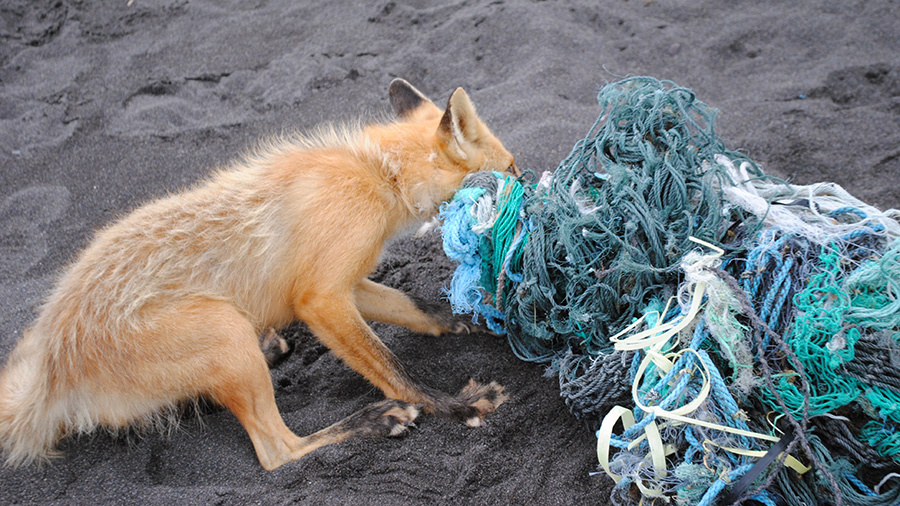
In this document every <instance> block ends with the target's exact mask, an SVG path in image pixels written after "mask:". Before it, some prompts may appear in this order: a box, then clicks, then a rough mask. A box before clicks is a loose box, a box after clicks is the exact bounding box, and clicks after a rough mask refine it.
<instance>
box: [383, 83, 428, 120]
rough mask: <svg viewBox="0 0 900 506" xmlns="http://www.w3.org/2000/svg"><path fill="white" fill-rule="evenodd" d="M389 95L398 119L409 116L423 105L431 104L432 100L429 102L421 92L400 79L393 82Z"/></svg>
mask: <svg viewBox="0 0 900 506" xmlns="http://www.w3.org/2000/svg"><path fill="white" fill-rule="evenodd" d="M388 95H389V96H390V98H391V107H393V108H394V112H395V113H396V114H397V117H398V118H401V119H403V118H406V117H407V116H409V114H410V113H412V111H414V110H416V109H418V108H419V106H421V105H422V104H426V103H431V100H428V98H427V97H426V96H425V95H423V94H422V92H421V91H419V90H417V89H416V88H415V87H414V86H413V85H411V84H409V83H408V82H406V81H405V80H403V79H400V78H397V79H394V80H393V81H391V87H390V88H389V89H388Z"/></svg>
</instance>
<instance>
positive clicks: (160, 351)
mask: <svg viewBox="0 0 900 506" xmlns="http://www.w3.org/2000/svg"><path fill="white" fill-rule="evenodd" d="M389 95H390V102H391V104H392V106H393V108H394V110H395V112H396V114H397V120H396V121H393V122H390V123H375V124H370V125H368V126H365V127H357V128H351V127H325V128H321V129H319V130H318V131H317V132H316V133H315V134H313V135H305V136H304V135H297V136H294V137H290V138H282V139H279V140H277V141H272V142H270V143H268V144H267V145H265V146H263V147H261V148H260V149H259V150H257V152H255V153H254V154H251V155H248V156H247V157H246V158H245V159H243V160H241V161H239V162H237V163H235V164H234V165H233V166H231V167H230V168H228V169H225V170H221V171H219V172H218V173H216V174H215V175H213V176H212V177H211V178H210V179H209V180H208V181H206V182H205V183H202V184H200V185H198V186H196V187H195V188H193V189H191V190H189V191H186V192H184V193H181V194H177V195H173V196H170V197H166V198H162V199H160V200H156V201H154V202H151V203H149V204H146V205H144V206H143V207H140V208H138V209H137V210H135V211H134V212H132V213H131V214H130V215H128V216H126V217H125V218H123V219H122V220H120V221H118V222H117V223H114V224H113V225H111V226H109V227H108V228H106V229H104V230H102V231H100V232H99V233H98V234H97V235H96V237H95V238H94V239H93V242H92V243H91V244H90V245H89V246H88V247H87V248H86V249H85V250H84V251H83V252H82V253H81V254H80V255H79V257H78V259H77V260H76V261H75V262H74V263H73V264H72V265H71V266H70V267H68V268H67V270H66V271H65V272H64V273H63V274H62V276H61V278H60V279H59V281H58V283H57V285H56V287H55V289H54V290H53V292H52V293H51V294H50V295H49V297H48V298H47V300H46V301H45V303H44V305H43V307H42V308H41V311H40V314H39V316H38V317H37V319H36V320H35V322H34V323H33V324H32V326H31V327H29V328H28V329H27V330H26V331H25V333H24V335H23V337H22V339H21V340H20V341H19V342H18V344H17V345H16V347H15V349H14V350H13V352H12V354H11V355H10V357H9V359H8V361H7V364H6V366H5V368H4V370H3V371H2V373H0V445H2V449H3V451H4V453H5V454H6V462H7V463H8V464H10V465H19V464H24V463H28V462H31V461H35V460H45V459H46V458H47V457H49V456H51V455H52V454H53V453H54V451H53V448H54V446H55V443H56V442H57V441H58V440H59V439H60V438H62V437H64V436H66V435H68V434H73V433H79V432H86V431H90V430H92V429H93V428H95V427H98V426H103V427H110V428H117V427H126V426H133V425H140V424H145V423H148V422H154V421H156V420H157V419H158V417H159V416H160V415H159V413H161V412H164V411H165V410H166V408H172V407H173V406H175V405H177V404H179V403H181V402H183V401H186V400H190V399H196V398H198V397H201V396H202V397H206V398H209V399H210V400H212V401H214V402H216V403H219V404H221V405H223V406H224V407H226V408H227V409H229V410H230V411H231V412H232V413H234V415H235V416H236V417H237V418H238V420H239V421H240V423H241V424H242V425H243V427H244V428H245V429H246V431H247V433H248V434H249V436H250V440H251V441H252V443H253V447H254V449H255V451H256V455H257V457H258V458H259V462H260V464H262V466H263V467H264V468H265V469H274V468H277V467H278V466H281V465H282V464H285V463H287V462H291V461H294V460H297V459H299V458H301V457H303V456H304V455H305V454H307V453H309V452H311V451H313V450H315V449H316V448H319V447H321V446H324V445H328V444H332V443H336V442H339V441H343V440H345V439H347V438H349V437H355V436H375V435H396V434H399V433H402V432H403V431H405V430H406V428H407V426H408V425H410V424H411V423H412V422H413V420H415V418H416V417H417V416H418V414H419V409H420V408H422V409H424V410H425V411H428V412H432V413H436V414H437V415H441V416H445V417H451V418H455V419H459V420H461V421H465V422H466V423H467V424H469V425H479V424H480V423H481V421H482V420H483V418H484V416H485V415H486V414H487V413H490V412H492V411H494V410H495V409H496V408H497V407H498V406H499V405H500V404H501V403H503V402H504V401H505V400H506V398H507V397H506V395H505V394H504V392H503V387H502V386H500V385H498V384H497V383H494V382H491V383H490V384H487V385H482V384H478V383H476V382H474V381H470V382H469V384H468V385H467V386H465V387H464V388H463V389H462V390H461V391H460V392H459V393H458V394H455V395H448V394H444V393H441V392H438V391H436V390H433V389H430V388H427V387H424V386H421V385H418V384H417V383H415V382H414V381H413V380H412V379H411V378H410V377H409V376H408V375H407V374H406V373H405V372H404V370H403V369H402V367H401V366H400V365H399V363H398V361H397V359H396V358H395V357H394V355H393V354H392V353H391V352H390V350H388V349H387V347H385V345H384V344H383V343H382V342H381V340H379V339H378V337H377V336H376V335H375V333H374V332H373V331H372V329H371V328H370V327H369V326H368V325H367V324H366V320H374V321H380V322H387V323H392V324H396V325H403V326H406V327H408V328H410V329H412V330H413V331H416V332H421V333H427V334H433V335H439V334H442V333H445V332H451V331H458V330H459V329H458V328H450V327H451V326H450V325H447V324H445V323H442V320H441V319H440V318H437V317H435V316H432V315H430V314H428V313H425V312H423V311H422V310H420V309H419V308H418V307H417V306H416V304H415V303H414V302H413V301H412V300H411V299H410V298H408V297H407V296H406V295H404V294H402V293H401V292H399V291H398V290H395V289H393V288H389V287H386V286H383V285H380V284H378V283H375V282H373V281H371V280H369V279H367V276H368V275H369V274H370V273H371V272H372V271H373V269H374V268H375V267H376V264H377V262H378V259H379V256H380V255H381V253H382V248H383V246H384V244H385V241H387V240H388V239H390V238H391V237H393V236H395V235H397V234H398V233H400V232H401V231H403V230H406V229H409V228H411V227H412V226H413V225H415V224H416V223H420V222H422V221H424V220H428V219H430V218H432V217H433V216H434V215H435V214H436V211H437V208H438V206H439V205H440V204H441V203H442V202H443V201H445V200H447V199H448V198H450V197H451V196H452V195H453V193H454V192H455V190H456V189H457V188H459V186H460V185H461V183H462V180H463V177H465V176H466V175H467V174H468V173H470V172H473V171H480V170H499V171H503V170H507V171H510V172H512V173H514V174H518V169H517V168H516V165H515V163H514V159H513V156H512V155H511V154H510V153H509V152H508V151H507V150H506V149H505V148H504V147H503V144H502V143H501V142H500V141H499V140H498V139H497V138H496V137H495V136H494V135H493V134H492V133H491V132H490V130H488V128H487V127H486V126H485V124H484V123H483V122H482V121H481V120H480V119H479V117H478V115H477V114H476V112H475V108H474V106H473V105H472V103H471V101H470V99H469V97H468V95H467V94H466V92H465V91H464V90H463V89H462V88H457V89H456V91H454V92H453V94H452V95H451V96H450V99H449V101H448V105H447V107H446V108H445V109H443V110H442V109H440V108H438V107H437V106H435V104H434V103H433V102H432V101H430V100H429V99H427V98H426V97H425V96H424V95H423V94H422V93H421V92H419V91H418V90H416V89H415V88H414V87H412V86H411V85H410V84H409V83H407V82H406V81H404V80H402V79H396V80H394V81H393V82H392V83H391V85H390V90H389ZM295 319H299V320H301V321H303V322H305V323H306V324H307V325H308V327H309V329H310V330H311V331H312V332H313V334H315V336H316V338H317V339H319V340H320V341H321V342H322V343H323V344H325V345H326V346H327V347H328V348H330V349H331V351H333V352H334V354H335V355H337V356H338V357H340V358H341V359H342V360H343V361H344V362H345V363H346V364H347V365H349V366H350V367H351V368H352V369H354V370H356V371H357V372H358V373H360V374H362V375H363V376H364V377H365V378H366V379H367V380H368V381H369V382H370V383H372V384H373V385H374V386H376V387H378V388H379V389H381V390H382V392H384V394H385V395H386V396H387V398H388V399H386V400H384V401H381V402H378V403H375V404H373V405H370V406H368V407H366V408H364V409H362V410H361V411H359V412H357V413H355V414H353V415H351V416H349V417H347V418H345V419H344V420H341V421H340V422H337V423H336V424H334V425H332V426H330V427H327V428H325V429H323V430H321V431H319V432H316V433H315V434H312V435H309V436H306V437H298V436H296V435H294V434H293V433H292V432H291V431H290V429H288V428H287V426H286V425H285V424H284V421H283V420H282V417H281V414H280V413H279V412H278V408H277V407H276V405H275V397H274V389H273V386H272V380H271V377H270V375H269V371H268V366H267V362H266V356H265V355H264V350H263V349H261V346H260V338H259V336H260V335H263V334H265V333H266V331H267V330H268V329H270V328H280V327H282V326H284V325H286V324H288V323H290V322H291V321H293V320H295ZM272 341H273V339H272V334H269V335H268V337H267V338H266V339H264V342H265V346H266V347H269V346H270V345H271V344H272ZM281 344H283V343H281Z"/></svg>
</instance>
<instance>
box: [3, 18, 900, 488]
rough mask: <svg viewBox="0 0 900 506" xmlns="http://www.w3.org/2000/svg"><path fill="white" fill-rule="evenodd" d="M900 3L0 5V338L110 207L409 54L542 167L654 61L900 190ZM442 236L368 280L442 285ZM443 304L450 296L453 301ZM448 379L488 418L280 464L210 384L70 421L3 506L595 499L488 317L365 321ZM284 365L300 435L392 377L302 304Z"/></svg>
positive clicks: (376, 111) (751, 135)
mask: <svg viewBox="0 0 900 506" xmlns="http://www.w3.org/2000/svg"><path fill="white" fill-rule="evenodd" d="M898 26H900V5H898V4H897V2H895V1H892V0H873V1H865V2H832V1H825V0H823V1H805V2H793V1H787V0H783V1H778V0H774V1H771V2H739V1H729V0H725V1H690V2H689V1H682V0H675V1H662V0H655V1H643V0H630V1H613V0H601V1H588V0H582V1H578V0H573V1H518V0H516V1H513V0H510V1H486V0H474V1H450V2H446V1H430V0H409V1H402V0H398V1H384V0H379V1H374V2H371V1H365V2H337V1H331V2H307V1H301V2H297V1H289V0H271V1H266V0H261V1H253V2H241V1H204V0H198V1H188V0H175V1H172V0H155V1H151V0H115V1H93V2H86V1H77V0H50V1H45V0H34V1H27V0H5V1H4V2H2V3H0V358H2V359H5V357H6V356H7V355H8V354H9V352H10V350H11V349H12V347H13V346H14V344H15V342H16V341H17V339H18V338H19V337H20V336H21V335H22V331H23V329H25V328H26V327H27V326H28V325H29V324H30V322H31V321H32V320H33V318H34V316H35V314H36V311H37V310H38V308H39V305H40V303H41V301H42V299H43V298H44V297H45V296H46V295H47V294H48V292H49V291H50V290H51V288H52V286H53V283H54V279H56V277H57V275H58V273H59V272H60V270H61V269H63V268H64V267H65V266H66V265H67V264H68V263H69V262H71V261H72V260H73V259H74V258H75V255H76V254H77V253H78V251H80V250H81V249H82V248H84V247H85V246H86V245H87V244H88V242H89V241H90V238H91V236H92V234H93V232H94V231H95V230H97V229H98V228H100V227H102V226H103V225H105V224H107V223H109V222H110V221H112V220H115V219H116V218H117V217H119V216H122V215H123V214H125V213H127V212H128V211H130V210H132V209H134V208H136V207H137V206H139V205H140V204H141V203H143V202H146V201H148V200H151V199H153V198H155V197H159V196H162V195H165V194H167V193H170V192H175V191H178V190H179V189H182V188H185V187H187V186H189V185H191V184H192V183H195V182H197V181H199V180H201V179H202V178H203V177H204V176H205V175H206V174H208V173H209V172H210V171H211V170H214V169H215V168H216V167H217V166H221V165H224V164H227V163H228V161H229V160H232V159H234V158H236V157H238V156H240V155H241V154H242V153H244V152H246V151H247V150H248V149H250V148H252V147H253V146H254V143H255V142H256V140H257V139H259V138H264V137H266V136H270V135H277V134H279V133H281V132H285V131H292V130H297V129H300V130H304V129H308V128H311V127H313V126H315V125H317V124H320V123H323V122H341V121H353V120H355V119H357V118H363V119H366V118H380V117H382V116H383V115H384V114H386V112H387V111H388V109H389V105H388V99H387V86H388V84H389V83H390V81H391V80H392V79H393V78H395V77H403V78H405V79H406V80H408V81H410V82H411V83H412V84H414V85H415V86H416V87H418V88H419V89H420V90H422V91H423V92H425V93H426V94H427V95H429V96H430V97H431V98H433V99H434V100H435V102H436V103H439V104H443V103H445V101H446V99H447V97H448V96H449V94H450V92H451V91H452V90H453V89H454V88H455V87H457V86H462V87H464V88H465V89H466V90H467V91H468V92H469V94H470V96H471V97H472V99H473V101H474V102H475V104H476V106H477V107H478V111H479V114H480V115H481V117H482V118H483V119H484V120H485V121H486V122H487V123H488V124H489V125H490V126H491V127H492V129H493V131H494V132H495V133H496V134H497V136H498V137H499V138H500V139H502V140H503V141H504V143H505V145H506V146H507V147H508V148H509V149H510V151H512V152H513V153H514V154H515V155H516V157H517V163H518V165H519V167H521V168H523V169H528V170H532V171H535V172H537V173H540V172H542V171H544V170H552V169H553V168H554V167H556V165H557V164H558V163H559V161H560V160H562V159H563V158H564V157H565V155H566V154H568V152H569V150H570V149H571V147H572V145H573V143H574V142H575V141H577V140H578V139H580V138H582V137H583V135H584V134H585V133H586V132H587V130H588V128H589V127H590V125H591V124H592V123H593V122H594V120H595V119H596V118H597V115H598V114H599V109H598V107H597V104H596V98H595V97H596V94H597V92H598V91H599V89H600V87H601V86H602V85H603V84H605V83H608V82H613V81H617V80H619V79H620V78H622V77H626V76H635V75H650V76H654V77H657V78H660V79H669V80H672V81H675V82H676V83H678V84H680V85H682V86H685V87H689V88H691V89H693V90H694V91H695V92H696V94H697V96H698V98H700V99H701V100H703V101H704V102H706V103H708V104H710V105H711V106H713V107H715V108H717V109H719V110H720V114H719V117H718V123H717V126H718V134H719V135H720V136H722V137H723V138H724V139H726V141H727V143H728V146H729V147H730V148H732V149H736V148H740V149H742V150H744V151H745V152H746V153H747V154H748V155H749V156H750V157H751V158H753V159H754V160H756V161H757V162H759V163H760V164H761V165H762V167H763V168H764V170H766V171H767V172H768V173H771V174H774V175H778V176H781V177H786V178H789V179H790V180H791V181H793V182H796V183H798V184H808V183H813V182H818V181H834V182H836V183H839V184H841V185H843V186H844V187H845V188H846V189H847V190H849V191H850V192H851V193H853V194H854V195H855V196H857V197H858V198H860V199H862V200H864V201H866V202H867V203H869V204H872V205H874V206H877V207H879V208H882V209H886V208H890V207H900V186H898V181H900V51H898V48H900V28H898ZM452 269H453V265H452V264H451V262H450V261H449V260H447V259H446V257H444V255H443V253H442V251H441V247H440V238H439V237H438V236H437V235H429V236H426V237H424V238H411V237H410V238H404V239H401V240H398V241H396V242H395V243H393V244H392V245H391V247H390V248H389V250H388V251H387V252H386V254H385V256H384V259H383V262H382V264H381V266H380V267H379V268H378V270H377V271H376V273H375V274H374V276H373V278H374V279H376V280H377V281H380V282H382V283H385V284H387V285H390V286H393V287H396V288H399V289H401V290H403V291H405V292H407V293H410V294H412V295H414V296H415V297H418V298H420V299H424V300H429V301H432V302H434V303H443V301H442V296H443V292H442V289H443V287H444V286H446V285H447V283H448V280H449V277H450V274H451V272H452ZM448 310H449V309H448ZM373 328H374V329H375V331H376V333H377V334H378V335H379V336H380V337H381V338H382V339H383V340H384V341H385V342H386V343H387V344H388V346H389V347H390V348H391V349H392V350H393V351H394V352H395V354H396V355H397V356H398V357H399V358H400V360H401V362H402V363H403V364H404V365H405V366H406V367H407V369H408V370H409V371H410V373H411V374H412V375H413V376H414V377H416V378H419V379H421V380H422V381H423V382H424V383H427V384H429V385H430V386H432V387H435V388H439V389H442V390H444V391H456V390H457V389H459V388H460V387H461V386H462V385H463V384H464V383H465V381H466V380H467V379H468V378H470V377H475V378H477V379H479V380H482V381H489V380H496V381H498V382H499V383H501V384H503V385H505V386H506V388H507V390H508V392H509V394H510V400H509V401H508V402H507V403H506V404H504V405H503V406H502V407H501V408H500V409H499V410H498V411H497V412H496V413H494V414H493V415H492V416H490V417H489V418H488V420H487V426H486V427H484V428H481V429H474V430H473V429H469V428H466V427H465V426H463V425H461V424H457V423H453V422H450V421H446V420H441V419H437V418H434V417H430V416H424V417H422V419H421V420H420V421H419V423H418V428H416V429H415V430H413V431H412V432H411V433H410V434H409V435H407V436H406V437H403V438H399V439H383V440H353V441H348V442H345V443H342V444H339V445H334V446H330V447H326V448H323V449H321V450H318V451H316V452H314V453H312V454H310V455H309V456H307V457H305V458H304V459H302V460H301V461H299V462H296V463H292V464H288V465H285V466H283V467H281V468H279V469H277V470H275V471H273V472H266V471H264V470H263V469H262V468H261V467H260V466H259V464H258V462H257V460H256V457H255V454H254V452H253V448H252V445H251V443H250V441H249V438H248V437H247V436H246V433H245V432H244V430H243V429H242V428H241V426H240V425H239V424H238V422H237V420H236V419H235V418H234V417H233V416H232V415H231V414H230V413H229V412H227V411H224V410H222V409H219V408H217V407H214V406H203V407H201V409H200V411H201V413H200V416H199V417H198V416H196V414H193V413H186V414H185V415H184V416H183V417H182V419H181V423H180V424H179V425H178V427H177V428H175V429H173V430H172V431H171V433H169V434H157V433H151V434H146V435H137V434H134V433H131V432H127V431H126V432H123V433H119V434H116V435H110V434H107V433H105V432H98V433H96V434H93V435H89V436H82V437H78V438H70V439H66V440H64V441H63V442H61V444H60V445H59V449H60V450H61V456H60V457H59V458H57V459H54V460H53V461H52V462H51V463H50V464H49V465H45V466H42V467H37V466H29V467H24V468H20V469H9V468H2V469H0V504H111V503H117V504H173V503H179V504H245V503H258V504H275V503H278V504H280V503H302V504H349V503H367V504H426V503H427V504H606V503H607V501H608V499H607V498H608V497H609V491H610V489H611V487H612V481H611V480H610V479H609V478H607V477H606V476H604V475H602V474H601V475H592V474H591V473H592V472H593V471H596V469H597V462H596V449H595V447H596V440H595V438H594V436H593V434H592V433H591V432H590V431H589V430H587V429H586V428H585V427H584V425H583V424H582V423H581V422H580V421H578V420H576V419H575V418H574V417H573V416H572V415H570V414H569V413H568V410H567V408H566V406H565V404H564V403H563V401H562V400H561V399H560V398H559V391H558V384H557V380H556V379H555V378H553V377H545V376H544V375H543V373H544V367H543V366H540V365H535V364H529V363H525V362H522V361H519V360H518V359H516V358H515V357H514V356H513V354H512V353H511V351H510V350H509V347H508V345H507V343H506V342H505V340H504V339H503V338H497V337H494V336H491V335H489V334H487V333H483V332H476V333H473V334H471V335H463V336H449V337H441V338H433V337H429V336H422V335H417V334H415V333H413V332H411V331H408V330H406V329H403V328H397V327H392V326H389V325H374V327H373ZM288 335H289V337H290V338H291V339H294V340H295V341H296V343H297V351H296V352H295V354H294V356H293V357H291V359H289V361H288V362H286V363H285V364H283V365H281V366H280V367H278V368H276V369H274V370H273V372H272V377H273V381H274V384H275V388H276V398H277V401H278V404H279V408H280V410H281V412H282V414H283V416H284V418H285V421H286V423H287V424H288V426H289V427H291V429H292V430H294V431H295V432H296V433H298V434H306V433H311V432H313V431H315V430H318V429H320V428H322V427H325V426H326V425H328V424H330V423H333V422H335V421H337V420H338V419H340V418H342V417H343V416H346V415H348V414H350V413H351V412H353V411H355V410H357V409H359V408H361V407H362V406H364V405H366V404H368V403H370V402H373V401H376V400H378V399H380V398H381V394H380V392H378V391H377V390H376V389H374V388H372V387H371V386H370V385H368V384H367V383H366V382H365V380H363V379H362V378H361V377H360V376H359V375H357V374H356V373H354V372H352V371H351V370H349V369H348V368H347V367H345V366H344V365H343V364H342V363H341V362H340V361H339V360H338V359H337V358H335V357H334V356H332V355H331V354H330V353H328V352H327V350H326V349H325V348H324V347H322V346H321V345H319V344H317V343H316V342H315V340H314V338H313V337H311V336H310V335H309V333H308V332H306V331H305V330H304V329H303V328H301V327H292V328H291V330H290V331H289V332H288Z"/></svg>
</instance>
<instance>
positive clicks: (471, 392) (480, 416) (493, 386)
mask: <svg viewBox="0 0 900 506" xmlns="http://www.w3.org/2000/svg"><path fill="white" fill-rule="evenodd" d="M507 399H509V397H508V396H507V395H506V394H505V393H503V386H502V385H499V384H498V383H497V382H496V381H492V382H490V383H488V384H487V385H482V384H480V383H478V382H476V381H475V380H474V379H470V380H469V384H467V385H466V386H465V387H463V389H462V390H460V391H459V393H458V394H456V396H454V397H453V398H452V400H453V403H452V404H453V406H451V407H450V411H451V412H452V414H453V415H454V418H458V419H460V420H462V421H463V422H465V424H466V425H468V426H469V427H482V426H483V425H484V417H485V416H486V415H487V414H488V413H493V412H494V411H495V410H496V409H497V408H498V407H499V406H500V405H501V404H503V403H504V402H505V401H506V400H507Z"/></svg>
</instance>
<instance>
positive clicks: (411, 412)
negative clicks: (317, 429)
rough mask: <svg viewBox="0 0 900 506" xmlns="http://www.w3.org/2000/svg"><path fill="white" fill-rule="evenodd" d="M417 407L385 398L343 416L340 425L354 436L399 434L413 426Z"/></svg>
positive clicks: (417, 413)
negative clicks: (345, 416)
mask: <svg viewBox="0 0 900 506" xmlns="http://www.w3.org/2000/svg"><path fill="white" fill-rule="evenodd" d="M417 416H419V408H417V407H416V406H414V405H412V404H410V403H408V402H404V401H398V400H396V399H385V400H383V401H380V402H376V403H373V404H369V405H368V406H366V407H364V408H363V409H361V410H359V411H357V412H356V413H353V414H352V415H350V416H348V417H347V418H345V419H344V420H343V421H342V422H341V425H343V426H344V427H343V428H344V429H345V430H347V431H349V432H352V433H353V435H355V436H362V437H387V436H399V435H401V434H403V433H405V432H406V431H408V430H409V428H410V427H415V426H416V425H415V423H413V422H414V421H415V420H416V417H417Z"/></svg>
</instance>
